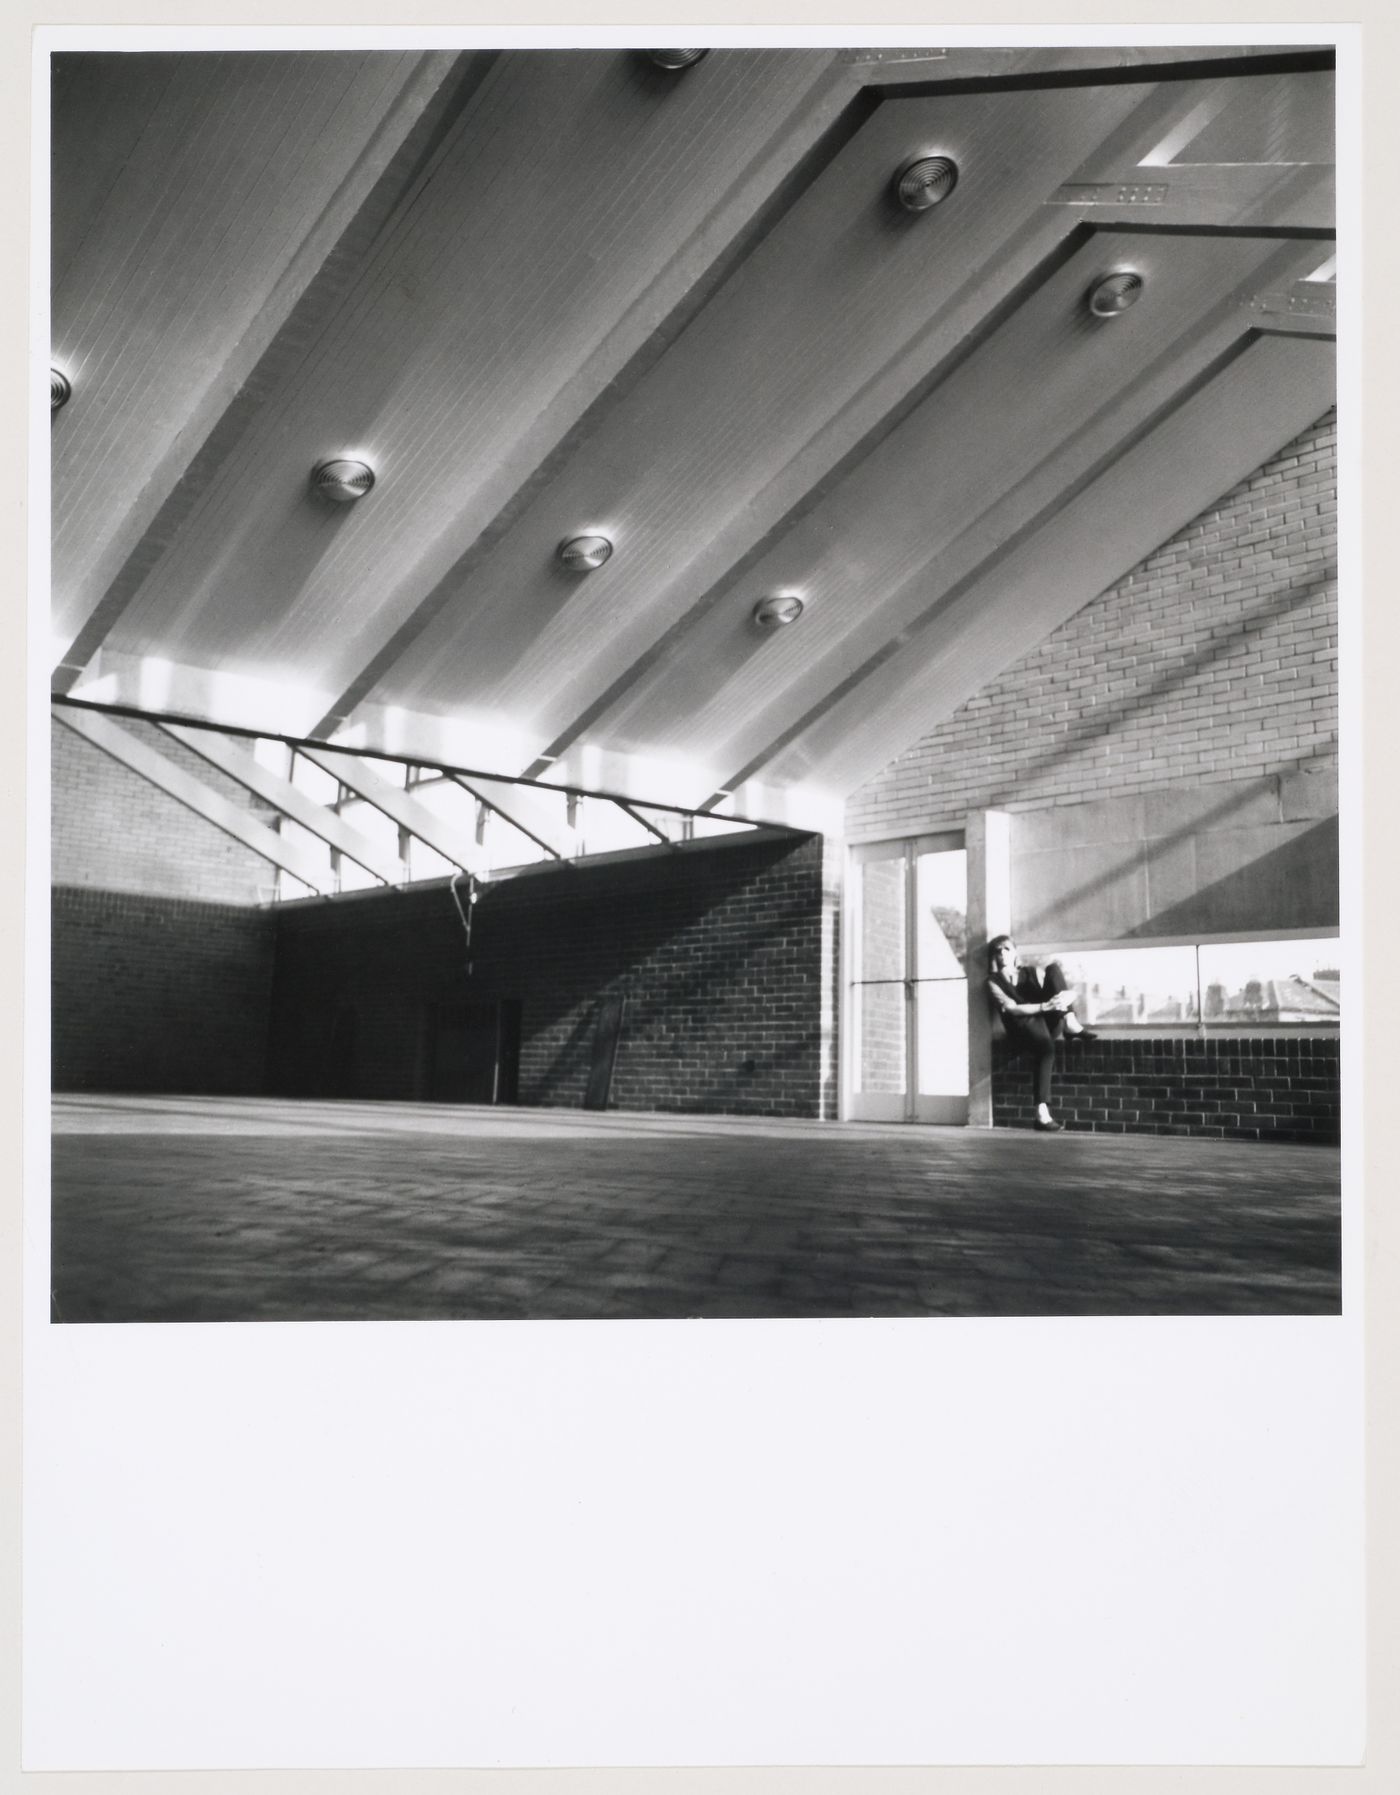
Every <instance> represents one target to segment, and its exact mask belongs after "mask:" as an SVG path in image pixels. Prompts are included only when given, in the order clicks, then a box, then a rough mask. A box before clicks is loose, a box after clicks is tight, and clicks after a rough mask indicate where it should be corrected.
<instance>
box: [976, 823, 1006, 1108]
mask: <svg viewBox="0 0 1400 1795" xmlns="http://www.w3.org/2000/svg"><path fill="white" fill-rule="evenodd" d="M966 841H967V957H968V977H967V997H968V1002H967V1037H968V1038H967V1076H968V1085H967V1123H968V1127H969V1128H990V1127H991V1125H992V1017H991V1011H990V1009H989V1008H988V1005H987V1002H986V999H985V997H984V995H983V984H984V980H985V978H986V955H985V952H984V950H985V948H986V945H987V943H988V941H989V940H990V939H991V938H992V936H993V935H1003V934H1007V933H1009V931H1010V928H1011V818H1010V816H1009V815H1008V814H1007V813H1006V811H1004V810H977V811H973V813H972V814H971V815H970V816H969V817H968V819H967V836H966Z"/></svg>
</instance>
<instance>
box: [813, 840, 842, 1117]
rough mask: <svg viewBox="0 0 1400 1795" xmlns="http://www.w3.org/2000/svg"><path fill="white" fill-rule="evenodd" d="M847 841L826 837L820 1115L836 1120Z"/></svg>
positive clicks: (839, 1064)
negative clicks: (842, 925) (842, 922)
mask: <svg viewBox="0 0 1400 1795" xmlns="http://www.w3.org/2000/svg"><path fill="white" fill-rule="evenodd" d="M845 867H846V844H845V842H844V841H843V840H841V838H840V837H839V836H832V835H827V836H823V838H822V924H821V948H820V952H821V981H822V982H821V1062H820V1072H819V1078H820V1089H819V1093H818V1098H817V1115H818V1116H819V1117H820V1119H821V1120H822V1121H823V1122H834V1121H835V1120H836V1118H837V1117H838V1115H839V1114H840V1110H841V1053H842V1041H841V1020H842V1010H841V981H842V977H843V971H844V969H843V966H842V954H841V913H842V900H843V898H844V895H845V893H844V880H845Z"/></svg>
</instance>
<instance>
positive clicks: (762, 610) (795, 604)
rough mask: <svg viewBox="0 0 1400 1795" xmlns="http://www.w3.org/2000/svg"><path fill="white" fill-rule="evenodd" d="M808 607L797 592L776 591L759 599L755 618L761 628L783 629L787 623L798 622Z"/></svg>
mask: <svg viewBox="0 0 1400 1795" xmlns="http://www.w3.org/2000/svg"><path fill="white" fill-rule="evenodd" d="M806 608H807V607H806V606H805V605H804V604H803V602H802V600H801V599H800V598H799V597H798V596H797V594H796V593H795V592H775V593H773V595H772V596H771V597H770V598H761V599H759V601H758V603H757V604H756V605H755V606H754V608H753V620H754V622H755V623H756V624H757V625H758V627H759V628H760V629H781V628H782V627H783V625H784V624H785V623H796V622H797V620H798V618H799V617H800V616H801V615H802V613H803V611H805V610H806Z"/></svg>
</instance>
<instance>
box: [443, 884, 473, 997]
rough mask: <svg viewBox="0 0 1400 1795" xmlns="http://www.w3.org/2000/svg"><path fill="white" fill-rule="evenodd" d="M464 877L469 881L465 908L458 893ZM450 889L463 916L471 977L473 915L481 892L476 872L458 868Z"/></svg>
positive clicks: (453, 899) (460, 915)
mask: <svg viewBox="0 0 1400 1795" xmlns="http://www.w3.org/2000/svg"><path fill="white" fill-rule="evenodd" d="M463 878H465V879H466V881H467V907H466V909H465V910H464V909H463V908H462V900H461V898H460V897H459V896H458V895H457V885H458V882H459V881H460V880H461V879H463ZM448 889H449V890H450V891H451V893H452V902H453V903H454V904H455V905H456V907H457V914H458V916H459V917H460V918H461V921H462V933H463V935H464V936H465V937H466V943H467V977H468V978H470V977H471V975H472V915H473V913H474V911H475V909H476V900H477V897H478V896H479V893H478V892H477V889H476V874H475V873H465V874H464V873H463V872H462V870H461V868H460V867H459V868H458V870H457V871H456V872H455V873H453V875H452V883H451V885H450V886H449V887H448Z"/></svg>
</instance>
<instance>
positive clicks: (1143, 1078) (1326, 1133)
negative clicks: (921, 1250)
mask: <svg viewBox="0 0 1400 1795" xmlns="http://www.w3.org/2000/svg"><path fill="white" fill-rule="evenodd" d="M1339 1056H1340V1045H1339V1043H1338V1041H1337V1040H1336V1039H1335V1038H1327V1039H1319V1038H1310V1037H1304V1036H1298V1035H1288V1036H1279V1037H1276V1038H1271V1039H1264V1040H1233V1039H1220V1040H1209V1039H1207V1040H1204V1041H1202V1040H1137V1041H1135V1040H1118V1041H1106V1040H1099V1041H1093V1042H1088V1041H1086V1042H1084V1043H1082V1044H1076V1045H1073V1046H1060V1047H1058V1048H1057V1049H1056V1056H1055V1080H1054V1085H1053V1087H1052V1090H1051V1096H1050V1112H1051V1114H1052V1115H1053V1116H1054V1117H1055V1119H1056V1120H1057V1121H1060V1122H1063V1123H1064V1124H1065V1126H1066V1127H1067V1128H1072V1129H1090V1130H1093V1131H1095V1132H1097V1133H1105V1132H1107V1133H1113V1134H1124V1133H1127V1134H1194V1135H1206V1136H1211V1137H1214V1138H1217V1139H1219V1138H1226V1137H1230V1138H1236V1139H1241V1140H1262V1141H1312V1142H1318V1143H1322V1142H1329V1143H1330V1142H1335V1141H1337V1140H1338V1139H1340V1128H1341V1122H1340V1115H1341V1111H1340V1101H1339V1091H1340V1078H1341V1070H1340V1057H1339ZM1034 1119H1035V1105H1034V1101H1033V1094H1032V1090H1031V1075H1030V1070H1029V1064H1028V1062H1027V1061H1025V1060H1023V1059H1019V1058H1017V1057H1016V1056H1014V1055H1013V1054H1012V1053H1011V1051H1010V1049H1009V1047H1008V1046H1007V1045H1006V1044H1005V1043H999V1044H998V1046H997V1049H996V1052H995V1055H994V1058H993V1066H992V1120H993V1123H994V1125H995V1126H998V1127H1007V1126H1009V1127H1020V1128H1029V1127H1030V1126H1031V1125H1032V1123H1033V1122H1034Z"/></svg>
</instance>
